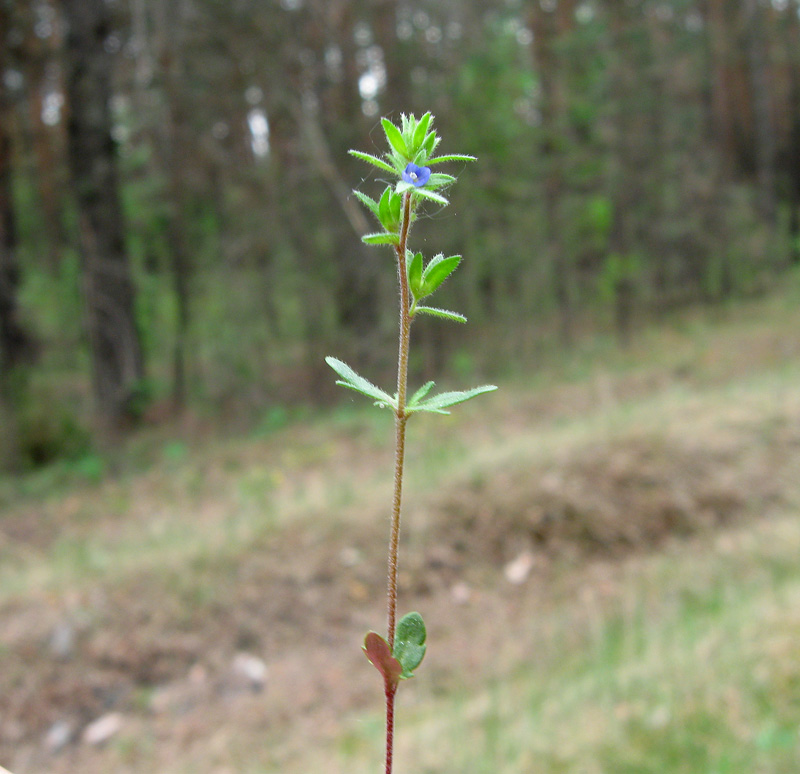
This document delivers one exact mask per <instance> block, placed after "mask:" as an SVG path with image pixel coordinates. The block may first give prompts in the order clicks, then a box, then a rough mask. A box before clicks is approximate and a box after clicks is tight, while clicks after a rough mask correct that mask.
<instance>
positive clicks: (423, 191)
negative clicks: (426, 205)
mask: <svg viewBox="0 0 800 774" xmlns="http://www.w3.org/2000/svg"><path fill="white" fill-rule="evenodd" d="M414 196H421V197H422V198H423V199H430V200H431V201H433V202H437V203H438V204H441V205H442V206H443V207H446V206H447V205H448V204H450V202H449V201H447V199H445V198H444V196H440V195H439V194H437V193H434V192H433V191H429V190H428V189H427V188H415V189H414Z"/></svg>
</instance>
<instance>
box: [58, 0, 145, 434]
mask: <svg viewBox="0 0 800 774" xmlns="http://www.w3.org/2000/svg"><path fill="white" fill-rule="evenodd" d="M63 8H64V14H65V19H66V22H67V25H68V32H67V38H66V64H67V68H66V69H67V73H66V91H67V104H68V110H69V119H68V123H67V154H68V159H69V166H70V173H71V177H72V187H73V190H74V193H75V197H76V205H77V214H78V231H79V234H78V237H79V243H80V249H81V256H82V273H83V293H84V304H85V325H86V332H87V336H88V338H89V346H90V349H91V355H92V366H93V381H94V392H95V398H96V403H97V410H98V414H99V417H100V419H101V421H103V422H104V423H106V424H107V425H108V426H110V427H115V426H119V425H120V424H121V423H122V422H124V421H125V420H126V419H130V418H132V416H133V413H134V411H135V406H134V402H135V398H136V397H137V393H138V391H139V390H140V387H141V381H142V378H143V376H144V364H143V357H142V350H141V344H140V341H139V332H138V330H137V328H136V323H135V318H134V286H133V283H132V281H131V276H130V267H129V264H128V256H127V252H126V248H125V240H124V224H123V216H122V207H121V204H120V198H119V191H118V186H119V183H118V173H117V159H116V147H115V143H114V140H113V138H112V132H111V130H112V116H111V109H110V101H111V77H110V72H111V65H112V61H111V57H110V55H109V54H108V53H107V51H106V49H105V47H104V44H105V42H106V38H107V36H108V34H109V32H110V29H109V22H108V10H107V9H108V6H107V4H106V3H105V2H104V0H63Z"/></svg>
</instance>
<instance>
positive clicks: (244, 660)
mask: <svg viewBox="0 0 800 774" xmlns="http://www.w3.org/2000/svg"><path fill="white" fill-rule="evenodd" d="M231 669H232V670H233V674H234V676H235V677H236V678H238V679H239V680H242V681H244V682H245V683H246V684H247V685H248V687H249V688H251V689H252V690H254V691H260V690H262V689H263V688H264V685H265V684H266V682H267V672H268V670H267V665H266V664H265V663H264V661H262V660H261V659H260V658H259V657H258V656H254V655H252V654H251V653H244V652H239V653H237V654H236V655H235V656H234V657H233V662H232V663H231Z"/></svg>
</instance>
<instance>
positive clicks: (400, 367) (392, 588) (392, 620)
mask: <svg viewBox="0 0 800 774" xmlns="http://www.w3.org/2000/svg"><path fill="white" fill-rule="evenodd" d="M410 227H411V193H410V192H407V193H406V194H405V195H404V197H403V220H402V225H401V228H400V243H399V244H398V245H397V279H398V282H399V283H400V334H399V346H398V353H397V412H396V413H395V453H394V495H393V497H392V523H391V529H390V532H389V569H388V579H387V589H386V607H387V628H388V632H387V642H388V643H389V648H390V649H392V648H394V634H395V628H396V623H397V555H398V550H399V546H400V505H401V500H402V495H403V463H404V460H405V448H406V422H407V421H408V414H407V413H406V391H407V387H408V351H409V344H410V341H411V315H410V313H409V306H410V302H411V294H410V292H409V289H408V273H407V271H406V245H407V243H408V230H409V228H410ZM395 692H396V687H391V688H390V687H389V686H387V689H386V774H391V772H392V746H393V740H394V697H395Z"/></svg>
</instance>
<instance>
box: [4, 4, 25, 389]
mask: <svg viewBox="0 0 800 774" xmlns="http://www.w3.org/2000/svg"><path fill="white" fill-rule="evenodd" d="M8 28H9V19H8V14H7V13H6V10H5V6H4V5H3V4H2V3H0V34H1V33H4V32H5V31H6V30H7V29H8ZM6 51H7V47H6V46H5V41H4V40H2V38H0V376H3V375H4V374H6V373H7V372H8V370H9V369H10V368H12V367H13V366H15V365H17V364H18V363H19V362H21V361H22V360H23V359H24V358H25V356H26V355H27V354H29V353H30V352H31V340H30V338H29V336H28V334H27V333H26V331H25V330H24V328H23V327H22V323H21V321H20V319H19V305H18V302H17V291H18V285H19V266H18V263H17V230H16V221H15V217H14V202H13V198H12V188H11V158H12V155H11V102H10V99H9V95H8V93H7V91H6V87H5V83H4V81H3V78H2V74H3V73H4V72H5V61H4V60H5V56H4V52H6Z"/></svg>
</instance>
